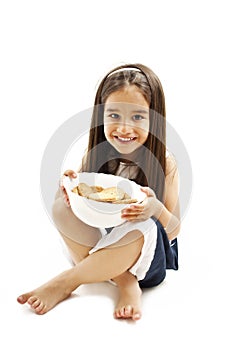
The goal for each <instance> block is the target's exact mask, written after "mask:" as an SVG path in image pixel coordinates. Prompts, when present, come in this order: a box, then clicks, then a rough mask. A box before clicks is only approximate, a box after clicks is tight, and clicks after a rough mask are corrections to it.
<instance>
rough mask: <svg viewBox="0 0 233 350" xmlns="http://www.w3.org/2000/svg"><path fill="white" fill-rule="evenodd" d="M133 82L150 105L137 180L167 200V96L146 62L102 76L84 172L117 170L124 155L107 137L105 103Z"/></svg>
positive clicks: (118, 68) (121, 67)
mask: <svg viewBox="0 0 233 350" xmlns="http://www.w3.org/2000/svg"><path fill="white" fill-rule="evenodd" d="M129 85H135V86H137V87H138V88H139V89H140V92H141V93H142V94H143V96H144V98H145V99H146V101H147V102H148V104H149V107H150V121H149V124H150V131H149V135H148V138H147V140H146V142H145V143H144V145H142V146H141V147H140V150H139V159H138V162H137V164H138V165H139V172H138V175H137V177H136V179H135V182H137V183H138V184H140V185H141V186H149V187H150V188H152V189H153V190H154V191H155V193H156V195H157V197H158V199H159V200H161V201H163V194H164V180H165V170H166V169H165V167H166V110H165V97H164V93H163V88H162V85H161V82H160V80H159V78H158V77H157V76H156V74H155V73H154V72H153V71H152V70H151V69H149V68H148V67H146V66H144V65H142V64H125V65H121V66H118V67H116V68H114V69H113V70H111V71H110V72H109V73H108V74H107V75H106V76H105V77H104V78H103V79H102V81H101V83H100V85H99V87H98V90H97V92H96V96H95V103H94V109H93V114H92V121H91V127H90V134H89V144H88V152H87V157H86V160H85V163H83V166H82V171H88V172H92V171H93V172H104V173H112V174H114V173H115V171H116V169H117V167H118V165H119V162H120V160H122V155H120V154H118V152H117V151H116V150H115V149H114V148H113V147H112V146H111V145H110V144H109V143H108V142H107V140H106V138H105V135H104V126H103V115H104V104H105V102H106V100H107V98H108V96H109V95H110V94H111V93H113V92H115V91H118V90H121V89H123V88H124V87H126V86H129Z"/></svg>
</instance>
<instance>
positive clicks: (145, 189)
mask: <svg viewBox="0 0 233 350" xmlns="http://www.w3.org/2000/svg"><path fill="white" fill-rule="evenodd" d="M140 190H141V191H142V192H144V193H145V194H146V195H147V196H148V197H152V196H154V191H153V190H152V189H151V188H149V187H141V188H140Z"/></svg>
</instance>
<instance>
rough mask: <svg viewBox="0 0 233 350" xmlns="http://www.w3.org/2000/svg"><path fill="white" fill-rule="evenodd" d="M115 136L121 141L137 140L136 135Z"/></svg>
mask: <svg viewBox="0 0 233 350" xmlns="http://www.w3.org/2000/svg"><path fill="white" fill-rule="evenodd" d="M114 138H115V139H116V140H118V141H120V142H123V143H127V142H131V141H134V140H136V137H120V136H114Z"/></svg>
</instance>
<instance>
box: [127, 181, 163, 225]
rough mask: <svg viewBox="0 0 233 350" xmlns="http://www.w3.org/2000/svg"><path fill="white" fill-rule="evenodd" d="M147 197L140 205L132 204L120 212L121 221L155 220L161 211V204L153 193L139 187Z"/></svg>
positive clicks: (150, 190)
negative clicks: (153, 217)
mask: <svg viewBox="0 0 233 350" xmlns="http://www.w3.org/2000/svg"><path fill="white" fill-rule="evenodd" d="M141 191H142V192H144V193H145V194H146V195H147V197H146V198H145V199H144V201H143V202H142V203H140V204H137V203H136V204H132V205H130V206H129V207H127V208H125V209H123V210H122V212H121V217H122V219H125V220H127V221H145V220H147V219H149V218H150V217H151V216H155V217H156V218H157V219H158V218H159V216H160V213H161V211H162V207H163V204H162V203H161V202H160V201H159V200H158V199H157V197H156V195H155V193H154V191H153V190H152V189H151V188H149V187H141Z"/></svg>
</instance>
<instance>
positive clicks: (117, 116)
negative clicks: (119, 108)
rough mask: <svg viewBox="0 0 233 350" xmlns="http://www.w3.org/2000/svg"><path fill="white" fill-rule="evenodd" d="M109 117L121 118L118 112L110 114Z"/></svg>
mask: <svg viewBox="0 0 233 350" xmlns="http://www.w3.org/2000/svg"><path fill="white" fill-rule="evenodd" d="M109 117H110V118H111V119H119V118H120V116H119V114H117V113H112V114H109Z"/></svg>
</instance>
